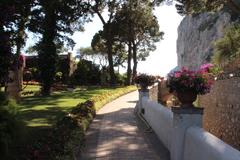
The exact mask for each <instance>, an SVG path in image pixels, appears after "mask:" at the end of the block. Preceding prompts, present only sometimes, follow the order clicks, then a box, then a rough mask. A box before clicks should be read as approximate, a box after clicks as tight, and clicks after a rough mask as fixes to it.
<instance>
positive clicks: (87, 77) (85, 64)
mask: <svg viewBox="0 0 240 160" xmlns="http://www.w3.org/2000/svg"><path fill="white" fill-rule="evenodd" d="M100 76H101V73H100V69H99V66H97V65H96V64H94V63H92V62H91V61H87V60H81V61H80V62H79V63H78V65H77V69H76V70H75V72H74V73H73V75H72V83H74V84H77V85H97V84H100V81H101V80H100Z"/></svg>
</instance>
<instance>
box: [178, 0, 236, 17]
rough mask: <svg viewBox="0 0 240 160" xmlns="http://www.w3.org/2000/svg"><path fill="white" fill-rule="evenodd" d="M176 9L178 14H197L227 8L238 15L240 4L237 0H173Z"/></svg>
mask: <svg viewBox="0 0 240 160" xmlns="http://www.w3.org/2000/svg"><path fill="white" fill-rule="evenodd" d="M175 1H176V2H177V4H176V9H177V11H178V13H179V14H181V15H186V14H191V15H194V14H199V13H202V12H211V11H219V10H221V9H223V8H224V7H225V8H228V10H230V12H232V14H236V15H238V17H239V14H240V11H239V10H240V6H239V2H238V1H237V0H175Z"/></svg>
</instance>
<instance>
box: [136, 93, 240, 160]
mask: <svg viewBox="0 0 240 160" xmlns="http://www.w3.org/2000/svg"><path fill="white" fill-rule="evenodd" d="M146 95H147V94H146ZM139 98H140V99H139V101H140V103H139V104H140V105H141V106H138V107H140V108H143V109H144V113H143V117H144V118H145V119H146V121H147V122H148V123H149V125H150V126H151V127H152V129H153V130H154V132H155V133H156V135H157V136H158V138H159V139H160V140H161V142H162V143H163V144H164V145H165V147H166V148H167V149H168V150H169V151H170V154H171V155H172V153H171V151H174V152H176V149H175V150H172V148H173V146H174V141H171V140H172V139H174V138H172V137H173V136H176V135H177V134H178V133H172V132H173V130H174V129H173V123H174V115H173V112H172V111H171V110H170V109H168V108H167V107H165V106H163V105H161V104H159V103H157V102H154V101H151V100H150V99H149V97H148V96H139ZM178 119H179V120H180V121H181V115H180V118H179V117H178ZM183 119H184V118H183ZM183 119H182V120H183ZM180 127H181V125H180ZM183 143H184V144H183V146H184V147H183V149H180V151H181V153H182V154H181V155H182V156H176V157H177V158H176V157H174V158H173V157H171V160H176V159H177V160H240V152H239V151H238V150H236V149H234V148H232V147H231V146H229V145H228V144H226V143H224V142H223V141H221V140H220V139H218V138H217V137H215V136H214V135H212V134H210V133H209V132H206V131H204V130H203V129H202V128H200V127H196V126H191V127H189V128H187V129H186V130H185V136H183ZM174 154H175V153H173V155H174ZM177 154H178V155H179V153H177Z"/></svg>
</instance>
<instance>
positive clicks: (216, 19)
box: [177, 11, 232, 69]
mask: <svg viewBox="0 0 240 160" xmlns="http://www.w3.org/2000/svg"><path fill="white" fill-rule="evenodd" d="M231 22H232V20H231V15H230V14H229V13H228V12H223V11H221V12H219V13H202V14H199V15H195V16H192V15H189V16H186V17H185V18H184V19H183V20H182V22H181V24H180V25H179V27H178V40H177V55H178V66H179V67H180V68H181V67H184V66H185V67H188V68H189V69H197V68H198V67H199V66H200V65H201V64H203V63H206V62H209V61H210V59H211V56H212V54H213V44H214V41H215V40H217V39H219V38H221V37H222V36H223V34H224V29H225V28H226V27H227V26H229V25H230V24H231Z"/></svg>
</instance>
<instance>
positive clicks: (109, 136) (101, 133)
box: [79, 91, 170, 160]
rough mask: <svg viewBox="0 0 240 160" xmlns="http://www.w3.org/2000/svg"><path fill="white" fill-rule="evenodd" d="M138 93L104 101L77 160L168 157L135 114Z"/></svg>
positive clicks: (155, 158)
mask: <svg viewBox="0 0 240 160" xmlns="http://www.w3.org/2000/svg"><path fill="white" fill-rule="evenodd" d="M137 100H138V92H137V91H135V92H132V93H129V94H127V95H124V96H122V97H120V98H118V99H116V100H114V101H112V102H110V103H108V104H106V105H105V106H104V107H103V108H102V109H101V110H100V111H99V112H98V113H97V116H96V118H95V119H94V120H93V122H92V124H91V125H90V128H89V130H88V132H87V134H86V147H85V148H84V150H83V154H82V156H81V157H79V160H80V159H81V160H91V159H92V160H93V159H94V160H95V159H96V160H169V159H170V158H169V152H168V151H167V150H166V149H165V148H164V147H163V145H162V143H161V142H160V141H159V140H158V139H157V137H156V135H155V134H154V133H153V132H146V126H145V125H143V123H142V122H141V121H140V120H139V119H138V118H137V117H136V116H135V114H134V107H135V106H136V103H137Z"/></svg>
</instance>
